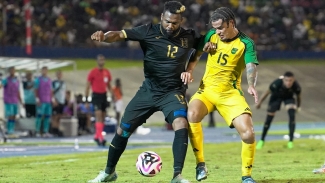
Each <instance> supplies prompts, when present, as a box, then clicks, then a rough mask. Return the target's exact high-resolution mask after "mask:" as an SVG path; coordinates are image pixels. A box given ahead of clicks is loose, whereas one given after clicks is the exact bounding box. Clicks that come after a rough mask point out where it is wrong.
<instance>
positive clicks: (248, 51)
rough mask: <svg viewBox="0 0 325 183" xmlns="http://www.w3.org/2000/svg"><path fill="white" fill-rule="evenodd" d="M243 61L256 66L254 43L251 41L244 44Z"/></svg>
mask: <svg viewBox="0 0 325 183" xmlns="http://www.w3.org/2000/svg"><path fill="white" fill-rule="evenodd" d="M244 60H245V63H246V64H248V63H254V64H257V65H258V61H257V56H256V50H255V43H254V42H253V41H252V40H250V41H247V42H246V44H245V52H244Z"/></svg>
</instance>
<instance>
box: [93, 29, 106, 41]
mask: <svg viewBox="0 0 325 183" xmlns="http://www.w3.org/2000/svg"><path fill="white" fill-rule="evenodd" d="M90 38H91V39H92V40H94V41H99V42H101V41H104V39H105V36H104V32H103V31H96V32H95V33H93V34H92V35H91V36H90Z"/></svg>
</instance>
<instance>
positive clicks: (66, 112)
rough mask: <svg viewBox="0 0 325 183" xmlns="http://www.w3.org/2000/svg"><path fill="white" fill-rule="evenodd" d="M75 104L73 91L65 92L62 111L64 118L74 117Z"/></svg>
mask: <svg viewBox="0 0 325 183" xmlns="http://www.w3.org/2000/svg"><path fill="white" fill-rule="evenodd" d="M73 104H74V100H73V99H72V98H71V91H70V90H67V91H66V92H65V99H64V107H63V111H62V116H63V117H72V116H73Z"/></svg>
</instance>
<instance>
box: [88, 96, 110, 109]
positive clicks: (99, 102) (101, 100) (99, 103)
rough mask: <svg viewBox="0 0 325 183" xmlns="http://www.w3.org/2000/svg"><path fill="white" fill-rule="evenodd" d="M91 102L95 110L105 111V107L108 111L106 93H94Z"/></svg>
mask: <svg viewBox="0 0 325 183" xmlns="http://www.w3.org/2000/svg"><path fill="white" fill-rule="evenodd" d="M91 103H92V104H93V106H94V109H95V111H103V108H105V110H104V111H106V106H107V97H106V94H97V93H93V94H92V98H91Z"/></svg>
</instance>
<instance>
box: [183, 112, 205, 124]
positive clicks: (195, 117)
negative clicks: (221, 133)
mask: <svg viewBox="0 0 325 183" xmlns="http://www.w3.org/2000/svg"><path fill="white" fill-rule="evenodd" d="M203 117H204V116H203ZM203 117H202V114H200V112H199V111H198V110H195V109H190V110H188V111H187V119H188V121H189V122H191V123H198V122H200V121H201V120H202V119H203Z"/></svg>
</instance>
